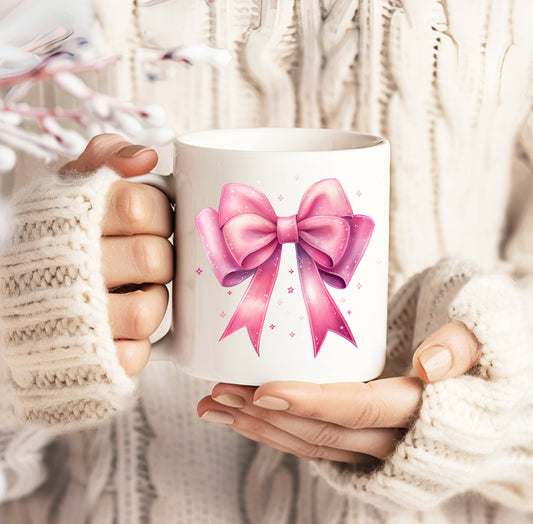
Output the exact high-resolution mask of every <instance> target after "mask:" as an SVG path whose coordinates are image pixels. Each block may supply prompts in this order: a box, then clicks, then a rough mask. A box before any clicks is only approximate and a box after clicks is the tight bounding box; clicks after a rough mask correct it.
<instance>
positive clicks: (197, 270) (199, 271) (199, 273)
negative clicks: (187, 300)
mask: <svg viewBox="0 0 533 524" xmlns="http://www.w3.org/2000/svg"><path fill="white" fill-rule="evenodd" d="M194 271H195V273H196V274H197V275H201V274H202V273H203V272H204V270H203V269H201V268H197V269H195V270H194Z"/></svg>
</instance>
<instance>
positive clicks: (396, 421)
mask: <svg viewBox="0 0 533 524" xmlns="http://www.w3.org/2000/svg"><path fill="white" fill-rule="evenodd" d="M478 358H479V343H478V341H477V339H476V338H475V337H474V335H473V334H472V333H471V332H470V331H469V330H468V329H467V328H466V327H465V326H464V325H463V324H460V323H455V322H452V323H448V324H446V325H444V326H443V327H441V328H440V329H438V330H437V331H436V332H435V333H433V334H432V335H430V336H429V337H428V338H427V339H426V340H424V342H422V344H420V346H419V348H418V349H417V350H416V352H415V354H414V356H413V367H414V369H415V371H416V372H417V373H418V375H419V376H418V377H393V378H386V379H379V380H373V381H370V382H367V383H338V384H312V383H308V382H269V383H267V384H263V385H262V386H260V387H258V388H256V387H251V386H240V385H235V384H222V383H220V384H217V385H216V386H215V387H214V388H213V391H212V393H211V395H210V396H207V397H205V398H203V399H202V400H201V401H200V402H199V404H198V415H199V416H200V417H201V418H202V419H203V420H206V421H210V422H218V423H222V424H226V425H228V426H229V427H231V428H232V429H233V430H234V431H236V432H237V433H240V434H241V435H243V436H245V437H248V438H250V439H251V440H255V441H257V442H262V443H264V444H268V445H270V446H272V447H274V448H276V449H279V450H282V451H285V452H288V453H292V454H293V455H296V456H298V457H302V458H306V459H328V460H334V461H339V462H348V463H355V462H358V461H359V460H360V459H361V454H364V455H371V456H374V457H377V458H380V459H384V458H386V457H387V456H388V455H390V454H391V453H392V452H393V450H394V448H395V446H396V444H397V442H398V440H399V439H400V438H401V437H402V435H403V433H404V432H405V429H406V428H408V427H409V425H410V423H411V421H412V420H413V418H414V417H415V416H416V414H417V411H418V408H419V405H420V402H421V398H422V390H423V382H435V381H437V380H443V379H445V378H450V377H456V376H459V375H461V374H463V373H465V372H466V371H468V370H469V369H470V368H471V367H472V366H474V365H475V364H476V363H477V360H478Z"/></svg>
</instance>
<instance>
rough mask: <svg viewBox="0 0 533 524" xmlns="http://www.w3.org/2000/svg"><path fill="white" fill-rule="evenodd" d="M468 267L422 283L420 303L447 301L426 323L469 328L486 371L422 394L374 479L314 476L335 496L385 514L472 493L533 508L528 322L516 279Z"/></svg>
mask: <svg viewBox="0 0 533 524" xmlns="http://www.w3.org/2000/svg"><path fill="white" fill-rule="evenodd" d="M461 267H463V266H462V265H461V264H460V263H458V262H457V261H445V262H443V263H442V264H441V265H440V267H437V268H436V269H435V270H433V271H430V272H429V273H428V274H426V275H424V279H425V280H426V282H425V284H423V285H422V289H421V296H420V299H419V300H422V301H426V300H428V297H427V296H426V297H424V296H423V295H424V293H426V294H427V291H428V289H430V290H432V291H433V292H435V291H436V290H440V295H441V296H442V295H445V294H448V297H447V298H445V299H442V300H438V299H437V294H434V297H433V298H434V300H433V304H434V305H436V307H439V306H440V307H441V308H443V307H444V308H445V309H444V313H445V314H444V315H443V314H442V312H438V311H433V312H431V311H429V310H428V315H429V316H431V315H433V316H434V317H435V318H438V317H441V318H442V317H443V316H444V318H445V320H446V317H447V320H449V321H460V322H463V323H464V324H465V325H466V326H467V327H469V328H470V329H471V330H472V331H473V333H474V334H475V336H476V337H477V338H478V340H479V341H480V343H481V346H482V354H481V358H480V361H479V365H478V366H476V367H475V368H473V369H472V370H471V371H470V372H468V373H467V374H465V375H463V376H461V377H458V378H453V379H448V380H444V381H442V382H438V383H436V384H430V385H427V386H426V387H425V389H424V392H423V400H422V405H421V408H420V411H419V414H418V417H417V419H416V421H415V422H414V424H413V426H412V427H411V428H410V429H409V431H408V432H407V434H406V435H405V437H404V439H403V440H402V441H401V442H400V443H399V444H398V446H397V448H396V450H395V452H394V453H393V454H392V456H390V457H389V458H388V459H387V460H385V461H384V462H383V463H382V465H381V467H379V468H378V469H377V470H375V471H373V472H372V473H370V474H358V473H356V472H354V471H353V470H351V469H347V468H343V467H340V466H338V465H336V464H334V463H329V462H321V463H314V464H311V466H310V467H311V468H312V469H313V470H314V472H315V473H316V474H318V475H319V476H321V477H322V478H323V479H324V480H326V482H328V483H329V484H331V485H333V486H335V487H336V488H337V489H339V490H341V491H343V492H345V493H349V494H350V495H351V496H355V497H357V498H359V499H361V500H363V501H365V502H367V503H371V504H375V505H377V506H379V507H380V508H382V509H388V510H391V511H393V510H398V509H402V508H403V509H411V510H425V509H429V508H431V507H434V506H436V505H438V504H439V503H441V502H443V501H444V500H446V499H448V498H450V497H453V496H454V495H456V494H459V493H463V492H466V491H477V492H478V493H481V494H483V495H485V496H487V497H489V498H491V499H493V500H497V501H498V502H500V503H503V504H506V505H510V506H513V507H516V508H518V509H528V510H531V509H532V508H533V502H532V500H531V498H530V497H529V496H528V493H532V492H533V424H532V422H533V394H532V393H531V391H532V389H533V388H531V379H532V377H533V351H532V349H531V345H532V340H533V337H532V335H531V322H530V321H529V319H528V315H527V312H526V311H525V308H524V302H523V301H522V300H521V299H520V296H519V293H518V292H517V290H516V288H515V284H514V283H513V282H512V281H511V279H510V278H508V277H506V276H503V275H496V274H472V270H471V266H470V267H469V266H468V265H466V266H465V267H467V269H466V271H462V270H461ZM442 274H446V278H444V279H442ZM454 275H455V276H454ZM439 281H440V283H439ZM458 283H460V284H458ZM458 288H459V289H458ZM428 302H431V300H429V301H428ZM428 315H426V316H424V315H422V314H418V315H417V317H418V318H417V322H424V323H425V325H426V326H427V325H431V324H432V321H431V319H429V318H428ZM424 317H425V318H424ZM419 331H423V330H419ZM426 335H427V333H426ZM528 457H529V458H528Z"/></svg>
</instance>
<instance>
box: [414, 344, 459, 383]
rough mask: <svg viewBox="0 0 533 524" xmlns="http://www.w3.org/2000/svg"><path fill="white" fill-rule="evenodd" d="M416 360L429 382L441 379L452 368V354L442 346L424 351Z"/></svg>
mask: <svg viewBox="0 0 533 524" xmlns="http://www.w3.org/2000/svg"><path fill="white" fill-rule="evenodd" d="M418 360H419V362H420V364H421V365H422V367H423V368H424V371H425V372H426V377H427V379H428V380H429V381H430V382H434V381H435V380H439V379H440V378H442V377H443V376H444V375H445V374H446V372H447V371H449V369H450V368H451V367H452V354H451V353H450V350H449V349H448V348H445V347H444V346H432V347H429V348H427V349H424V351H422V353H420V356H419V357H418Z"/></svg>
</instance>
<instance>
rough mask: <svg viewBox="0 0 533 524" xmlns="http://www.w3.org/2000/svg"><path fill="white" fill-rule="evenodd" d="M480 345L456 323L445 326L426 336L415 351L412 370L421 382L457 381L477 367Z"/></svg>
mask: <svg viewBox="0 0 533 524" xmlns="http://www.w3.org/2000/svg"><path fill="white" fill-rule="evenodd" d="M479 353H480V344H479V342H478V340H477V339H476V337H475V336H474V334H473V333H472V332H471V331H470V330H469V329H468V328H467V327H466V326H465V325H464V324H461V323H460V322H449V323H448V324H445V325H444V326H442V327H441V328H439V329H438V330H437V331H435V332H434V333H433V334H432V335H430V336H429V337H428V338H426V340H424V342H422V344H420V346H419V347H418V349H417V350H416V351H415V354H414V355H413V368H414V370H415V371H416V374H417V375H418V376H419V377H420V378H421V379H422V380H423V381H424V382H437V381H438V380H443V379H445V378H450V377H458V376H459V375H462V374H463V373H466V372H467V371H468V370H469V369H470V368H471V367H473V366H474V365H476V364H477V361H478V359H479Z"/></svg>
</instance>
